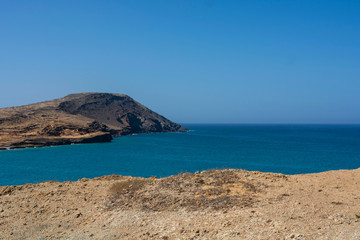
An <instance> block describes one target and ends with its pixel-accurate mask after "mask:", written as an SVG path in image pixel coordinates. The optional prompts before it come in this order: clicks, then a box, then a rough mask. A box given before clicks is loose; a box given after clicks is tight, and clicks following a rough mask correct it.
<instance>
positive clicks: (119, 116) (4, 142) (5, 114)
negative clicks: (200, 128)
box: [0, 93, 186, 150]
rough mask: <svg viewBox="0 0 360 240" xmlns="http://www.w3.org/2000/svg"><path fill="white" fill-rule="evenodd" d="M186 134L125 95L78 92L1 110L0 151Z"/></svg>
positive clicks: (183, 129)
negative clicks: (130, 136) (140, 135)
mask: <svg viewBox="0 0 360 240" xmlns="http://www.w3.org/2000/svg"><path fill="white" fill-rule="evenodd" d="M177 131H186V129H185V128H184V127H182V126H181V125H179V124H176V123H174V122H171V121H169V120H168V119H166V118H164V117H163V116H161V115H159V114H157V113H155V112H153V111H151V110H150V109H148V108H146V107H145V106H143V105H142V104H140V103H138V102H136V101H135V100H134V99H132V98H130V97H129V96H127V95H124V94H110V93H79V94H71V95H68V96H66V97H64V98H60V99H56V100H52V101H47V102H42V103H36V104H31V105H26V106H21V107H12V108H3V109H0V150H4V149H8V148H20V147H41V146H51V145H65V144H72V143H92V142H108V141H111V139H112V137H116V136H123V135H128V134H133V133H151V132H177Z"/></svg>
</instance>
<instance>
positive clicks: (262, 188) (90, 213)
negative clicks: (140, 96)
mask: <svg viewBox="0 0 360 240" xmlns="http://www.w3.org/2000/svg"><path fill="white" fill-rule="evenodd" d="M359 175H360V169H357V170H342V171H330V172H324V173H317V174H305V175H282V174H273V173H261V172H249V171H244V170H209V171H204V172H201V173H196V174H190V173H183V174H179V175H176V176H171V177H167V178H162V179H157V178H147V179H145V178H133V177H124V176H115V175H112V176H105V177H99V178H95V179H81V180H79V181H77V182H44V183H40V184H26V185H22V186H5V187H0V239H110V240H111V239H360V218H358V217H357V214H360V184H359V183H360V177H359ZM359 217H360V216H359Z"/></svg>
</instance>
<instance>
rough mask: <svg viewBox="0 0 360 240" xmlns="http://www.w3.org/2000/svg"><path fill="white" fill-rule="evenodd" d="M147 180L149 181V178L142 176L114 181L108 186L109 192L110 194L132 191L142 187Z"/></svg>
mask: <svg viewBox="0 0 360 240" xmlns="http://www.w3.org/2000/svg"><path fill="white" fill-rule="evenodd" d="M149 182H150V180H149V179H142V178H135V179H128V180H125V181H121V182H116V183H114V184H113V185H112V186H111V187H110V189H109V192H110V193H111V194H112V195H120V194H126V193H134V192H136V191H138V190H140V189H142V188H143V187H144V186H145V185H146V184H148V183H149Z"/></svg>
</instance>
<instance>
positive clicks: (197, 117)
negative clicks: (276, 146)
mask: <svg viewBox="0 0 360 240" xmlns="http://www.w3.org/2000/svg"><path fill="white" fill-rule="evenodd" d="M77 92H111V93H124V94H128V95H129V96H131V97H132V98H134V99H135V100H137V101H139V102H141V103H142V104H144V105H145V106H147V107H149V108H151V109H152V110H154V111H156V112H158V113H160V114H161V115H164V116H165V117H167V118H169V119H170V120H173V121H175V122H179V123H256V124H257V123H306V124H311V123H325V124H333V123H334V124H354V123H355V124H358V123H360V107H359V105H360V1H347V0H339V1H332V0H326V1H325V0H324V1H321V0H318V1H310V0H309V1H307V0H302V1H300V0H299V1H288V0H285V1H280V0H279V1H257V0H251V1H246V0H244V1H238V0H234V1H231V0H226V1H220V0H171V1H168V0H164V1H157V0H152V1H137V0H128V1H120V0H118V1H110V0H108V1H100V0H99V1H91V0H86V1H85V0H84V1H81V0H76V1H73V0H71V1H70V0H69V1H67V0H63V1H37V0H34V1H18V0H2V1H1V4H0V108H2V107H10V106H17V105H24V104H29V103H34V102H40V101H45V100H51V99H54V98H59V97H63V96H65V95H67V94H70V93H77Z"/></svg>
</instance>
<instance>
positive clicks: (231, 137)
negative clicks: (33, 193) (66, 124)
mask: <svg viewBox="0 0 360 240" xmlns="http://www.w3.org/2000/svg"><path fill="white" fill-rule="evenodd" d="M185 126H186V127H188V128H189V129H191V130H192V131H190V132H187V133H157V134H142V135H135V136H126V137H120V138H116V139H114V141H113V142H111V143H102V144H82V145H71V146H59V147H46V148H36V149H19V150H9V151H0V185H15V184H24V183H36V182H41V181H45V180H59V181H64V180H77V179H79V178H83V177H86V178H92V177H96V176H102V175H109V174H121V175H133V176H143V177H148V176H159V177H163V176H168V175H172V174H177V173H179V172H185V171H189V172H195V171H198V170H200V171H201V170H204V169H209V168H242V169H247V170H259V171H266V172H280V173H286V174H296V173H311V172H321V171H326V170H334V169H353V168H358V167H360V125H186V124H185Z"/></svg>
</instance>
